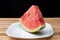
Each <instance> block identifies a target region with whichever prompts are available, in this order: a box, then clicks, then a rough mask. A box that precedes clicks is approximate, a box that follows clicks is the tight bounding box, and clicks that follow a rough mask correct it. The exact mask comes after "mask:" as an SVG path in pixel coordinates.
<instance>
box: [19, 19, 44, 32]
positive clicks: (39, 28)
mask: <svg viewBox="0 0 60 40" xmlns="http://www.w3.org/2000/svg"><path fill="white" fill-rule="evenodd" d="M19 21H20V23H21V25H22V28H23V29H24V30H25V31H27V32H30V33H35V32H38V31H40V30H42V29H44V28H45V24H44V25H42V26H40V27H38V28H37V29H36V30H33V31H32V30H29V29H27V28H25V26H24V25H23V23H22V22H21V19H19Z"/></svg>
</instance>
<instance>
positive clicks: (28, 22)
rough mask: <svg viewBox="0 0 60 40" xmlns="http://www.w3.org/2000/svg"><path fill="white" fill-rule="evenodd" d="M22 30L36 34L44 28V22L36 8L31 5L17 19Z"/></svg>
mask: <svg viewBox="0 0 60 40" xmlns="http://www.w3.org/2000/svg"><path fill="white" fill-rule="evenodd" d="M19 21H20V22H21V24H22V27H23V28H24V30H26V31H28V32H37V31H39V30H40V29H42V28H44V27H45V21H44V19H43V16H42V13H41V11H40V9H39V7H38V6H36V5H32V6H31V7H30V8H29V9H28V10H27V11H26V12H25V13H24V15H23V16H22V17H21V18H20V19H19Z"/></svg>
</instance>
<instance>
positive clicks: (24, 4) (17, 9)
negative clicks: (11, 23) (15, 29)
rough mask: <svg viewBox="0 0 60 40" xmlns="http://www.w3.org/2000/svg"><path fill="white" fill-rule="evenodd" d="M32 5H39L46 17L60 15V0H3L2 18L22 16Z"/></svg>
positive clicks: (0, 11)
mask: <svg viewBox="0 0 60 40" xmlns="http://www.w3.org/2000/svg"><path fill="white" fill-rule="evenodd" d="M31 5H38V6H39V8H40V10H41V11H42V14H43V16H44V17H60V6H59V5H60V1H58V0H57V1H55V0H54V1H51V0H49V1H48V0H1V1H0V18H5V17H7V18H8V17H9V18H12V17H21V16H22V15H23V14H24V12H25V11H27V9H28V8H29V7H30V6H31Z"/></svg>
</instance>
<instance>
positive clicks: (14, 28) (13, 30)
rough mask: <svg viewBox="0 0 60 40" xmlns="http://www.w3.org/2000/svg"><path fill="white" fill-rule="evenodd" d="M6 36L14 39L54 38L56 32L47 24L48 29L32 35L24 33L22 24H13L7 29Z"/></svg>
mask: <svg viewBox="0 0 60 40" xmlns="http://www.w3.org/2000/svg"><path fill="white" fill-rule="evenodd" d="M6 34H7V35H8V36H10V37H14V38H28V39H30V38H45V37H49V36H52V35H53V34H54V30H53V28H52V27H51V25H50V24H48V23H46V27H45V28H44V29H42V30H41V31H40V33H36V34H32V33H29V32H26V31H24V30H23V29H22V28H21V24H20V23H19V22H16V23H13V24H12V25H10V27H9V28H8V29H7V31H6Z"/></svg>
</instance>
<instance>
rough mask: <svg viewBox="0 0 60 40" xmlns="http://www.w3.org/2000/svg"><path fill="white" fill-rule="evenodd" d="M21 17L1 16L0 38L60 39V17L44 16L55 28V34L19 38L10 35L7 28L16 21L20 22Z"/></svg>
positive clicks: (0, 39) (10, 39) (15, 39)
mask: <svg viewBox="0 0 60 40" xmlns="http://www.w3.org/2000/svg"><path fill="white" fill-rule="evenodd" d="M18 20H19V18H0V40H60V18H44V20H45V21H46V22H47V23H50V24H51V25H52V27H53V28H54V31H55V34H54V35H53V36H51V37H48V38H43V39H40V38H39V39H18V38H12V37H8V36H7V35H6V34H5V32H6V29H7V28H8V27H9V25H11V24H12V23H14V22H18Z"/></svg>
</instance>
